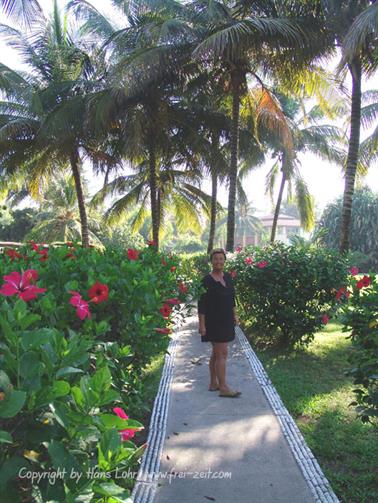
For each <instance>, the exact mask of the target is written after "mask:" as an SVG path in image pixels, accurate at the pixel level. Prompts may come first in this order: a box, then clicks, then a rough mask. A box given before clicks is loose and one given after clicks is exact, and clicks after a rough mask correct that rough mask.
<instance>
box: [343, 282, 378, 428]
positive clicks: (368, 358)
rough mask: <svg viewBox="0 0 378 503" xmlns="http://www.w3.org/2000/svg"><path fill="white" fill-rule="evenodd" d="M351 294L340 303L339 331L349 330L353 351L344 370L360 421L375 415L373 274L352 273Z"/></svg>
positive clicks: (377, 366)
mask: <svg viewBox="0 0 378 503" xmlns="http://www.w3.org/2000/svg"><path fill="white" fill-rule="evenodd" d="M350 287H351V295H350V297H349V301H348V303H344V304H343V307H342V315H341V321H342V322H343V324H344V328H343V331H349V330H351V335H350V338H351V340H352V344H353V352H352V354H351V356H350V362H351V364H352V365H353V367H352V368H351V369H350V370H348V371H347V375H351V376H352V377H353V379H354V384H355V385H356V386H357V388H355V389H354V393H355V395H356V401H355V402H352V403H351V404H350V405H355V406H356V411H357V413H358V415H359V417H360V419H361V420H362V421H363V422H368V421H369V422H371V420H370V418H373V417H374V418H377V416H378V384H377V383H378V281H377V278H376V276H375V275H374V274H370V275H364V276H363V277H355V278H353V279H352V280H351V282H350Z"/></svg>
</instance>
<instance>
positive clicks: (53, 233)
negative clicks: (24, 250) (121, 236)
mask: <svg viewBox="0 0 378 503" xmlns="http://www.w3.org/2000/svg"><path fill="white" fill-rule="evenodd" d="M83 192H84V195H85V198H86V199H87V198H88V191H87V189H86V183H85V182H84V180H83ZM88 224H89V227H90V228H91V229H92V230H88V233H89V236H90V237H91V241H92V243H94V244H98V245H101V240H100V239H99V238H98V237H97V235H96V231H99V230H100V214H99V213H96V212H95V211H94V210H93V209H92V210H91V212H90V215H89V218H88ZM80 238H81V223H80V212H79V207H78V201H77V197H76V187H75V180H74V177H73V176H72V173H70V171H69V170H66V171H65V172H64V171H63V172H61V173H60V174H59V175H58V176H55V177H54V178H53V179H52V180H51V181H50V183H49V186H48V188H47V190H46V191H45V192H44V194H43V195H42V197H41V199H40V201H39V209H38V215H37V222H36V225H35V226H34V227H33V228H32V229H31V231H29V233H28V235H27V236H26V237H25V239H33V240H36V241H37V242H52V241H64V242H65V241H79V240H80Z"/></svg>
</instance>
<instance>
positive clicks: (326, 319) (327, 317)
mask: <svg viewBox="0 0 378 503" xmlns="http://www.w3.org/2000/svg"><path fill="white" fill-rule="evenodd" d="M329 320H330V317H329V316H328V314H323V316H322V323H323V325H327V323H328V322H329Z"/></svg>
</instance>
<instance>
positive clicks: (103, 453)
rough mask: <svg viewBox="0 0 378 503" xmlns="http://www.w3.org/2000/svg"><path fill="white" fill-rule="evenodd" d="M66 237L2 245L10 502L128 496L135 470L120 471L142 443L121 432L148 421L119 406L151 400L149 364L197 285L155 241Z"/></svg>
mask: <svg viewBox="0 0 378 503" xmlns="http://www.w3.org/2000/svg"><path fill="white" fill-rule="evenodd" d="M67 245H68V247H67V246H65V247H59V248H53V247H50V248H49V249H48V250H47V249H43V248H42V247H41V246H39V245H35V244H31V246H23V247H21V248H20V249H19V250H18V251H17V252H15V251H13V252H12V251H10V250H5V251H4V253H3V254H2V255H1V256H0V275H1V276H2V279H3V284H2V285H0V293H1V295H0V421H1V424H0V443H1V444H2V448H1V450H0V500H1V501H14V502H15V503H16V502H21V501H40V502H45V501H46V502H47V501H88V502H97V501H98V502H100V501H105V500H106V501H111V499H112V498H113V499H114V498H115V499H117V498H118V499H119V500H120V501H125V500H126V499H127V498H128V496H129V493H130V491H129V490H130V489H131V485H132V484H133V483H134V480H130V478H122V477H118V478H115V477H114V471H115V470H118V472H119V473H122V472H125V471H126V472H127V470H128V469H129V468H130V469H131V470H135V466H134V465H135V463H136V461H137V460H138V458H139V457H140V456H141V454H142V453H143V449H144V447H145V445H144V446H140V447H137V446H136V445H135V444H134V442H133V441H131V438H132V437H129V438H124V437H122V438H121V435H120V433H119V432H120V431H122V430H125V433H124V434H123V435H126V437H127V435H128V434H129V433H130V430H131V429H134V430H135V431H136V429H140V428H143V425H142V424H140V423H138V422H137V421H135V420H133V419H128V418H127V417H126V418H125V416H119V415H118V414H117V413H116V410H117V409H118V412H119V411H122V410H123V409H122V407H126V406H125V405H124V404H126V403H127V404H128V405H129V404H130V402H132V403H133V407H134V410H135V407H136V406H138V405H140V407H142V406H143V404H142V403H139V401H140V398H139V397H140V390H141V381H140V372H141V369H142V368H143V367H144V365H145V364H146V363H148V362H149V361H150V360H151V358H152V357H153V356H154V355H155V354H157V353H160V352H161V350H162V349H163V350H164V349H165V348H166V346H167V344H168V341H169V336H168V331H169V326H168V325H169V324H170V322H171V321H172V319H173V318H177V319H178V320H180V318H182V317H183V313H182V311H183V308H184V304H185V303H186V302H187V299H188V297H189V296H190V295H193V294H192V291H191V287H190V285H188V286H187V285H183V284H182V281H181V279H182V278H181V273H180V272H179V268H178V265H179V264H178V260H177V258H175V257H170V256H164V255H162V254H160V253H158V252H157V251H156V249H155V248H154V247H153V246H149V247H146V248H144V249H142V250H129V251H126V250H123V249H119V250H117V249H115V248H113V249H111V250H109V251H107V250H96V249H83V248H81V247H78V246H77V245H76V246H72V245H71V244H67ZM27 271H28V272H27ZM23 273H25V274H23ZM96 284H97V286H96V288H95V289H94V288H93V287H94V285H96ZM14 285H17V288H14ZM98 285H99V286H100V287H101V288H98ZM12 289H13V290H14V291H13V290H12ZM30 292H31V293H32V295H31V297H30V298H26V297H25V295H26V294H27V293H30ZM98 292H99V293H98ZM101 292H102V293H101ZM178 301H182V304H177V302H178ZM169 305H170V307H169ZM128 405H127V408H129V407H128ZM115 406H116V407H115ZM131 433H132V432H131ZM20 470H23V472H22V473H24V474H26V473H27V472H29V473H32V474H35V476H38V473H40V474H43V473H45V474H46V473H47V474H48V473H49V472H54V473H58V471H60V473H61V475H60V476H59V477H58V478H57V479H56V480H55V482H54V483H50V480H51V477H45V478H43V477H42V478H41V479H40V480H38V479H34V480H31V479H30V477H29V478H26V476H25V477H24V478H20V477H19V478H17V476H18V475H19V474H20ZM72 470H74V471H75V473H76V474H77V476H76V478H72V477H71V473H72ZM101 472H103V473H104V474H105V475H103V476H101ZM91 473H97V474H100V475H95V476H92V475H91ZM33 476H34V475H33ZM79 476H80V480H79ZM21 495H22V496H21Z"/></svg>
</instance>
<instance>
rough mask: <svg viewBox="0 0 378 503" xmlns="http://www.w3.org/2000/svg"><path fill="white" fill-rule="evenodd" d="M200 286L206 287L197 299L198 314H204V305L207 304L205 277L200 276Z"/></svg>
mask: <svg viewBox="0 0 378 503" xmlns="http://www.w3.org/2000/svg"><path fill="white" fill-rule="evenodd" d="M202 286H203V287H205V288H206V292H204V293H203V294H202V295H201V296H200V297H199V299H198V314H206V306H207V285H206V281H205V278H202Z"/></svg>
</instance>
